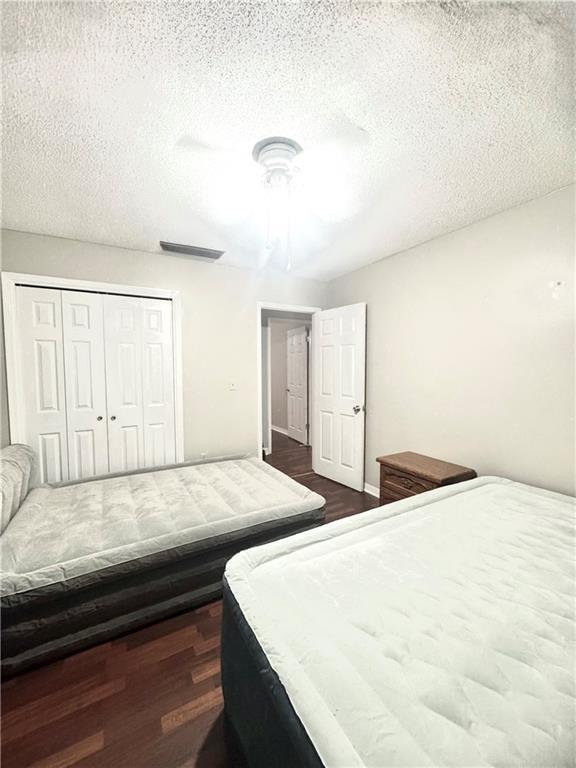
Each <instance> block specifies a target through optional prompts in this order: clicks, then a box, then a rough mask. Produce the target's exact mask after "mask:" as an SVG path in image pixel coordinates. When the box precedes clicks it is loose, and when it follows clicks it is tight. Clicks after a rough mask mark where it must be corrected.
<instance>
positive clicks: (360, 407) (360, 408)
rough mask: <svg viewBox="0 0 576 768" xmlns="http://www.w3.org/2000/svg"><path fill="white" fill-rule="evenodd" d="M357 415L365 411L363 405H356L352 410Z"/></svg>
mask: <svg viewBox="0 0 576 768" xmlns="http://www.w3.org/2000/svg"><path fill="white" fill-rule="evenodd" d="M352 410H353V411H354V413H355V414H358V413H360V411H363V410H365V409H364V406H363V405H355V406H354V408H352Z"/></svg>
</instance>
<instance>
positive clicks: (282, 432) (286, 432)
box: [271, 424, 288, 436]
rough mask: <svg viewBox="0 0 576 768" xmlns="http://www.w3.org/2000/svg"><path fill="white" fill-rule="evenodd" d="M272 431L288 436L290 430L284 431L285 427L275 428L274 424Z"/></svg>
mask: <svg viewBox="0 0 576 768" xmlns="http://www.w3.org/2000/svg"><path fill="white" fill-rule="evenodd" d="M271 429H273V430H274V432H280V434H281V435H286V436H288V430H287V429H284V427H275V426H274V424H272V427H271Z"/></svg>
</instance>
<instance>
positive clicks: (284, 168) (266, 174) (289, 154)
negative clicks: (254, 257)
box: [252, 136, 302, 269]
mask: <svg viewBox="0 0 576 768" xmlns="http://www.w3.org/2000/svg"><path fill="white" fill-rule="evenodd" d="M300 152H302V147H301V146H300V144H298V142H297V141H294V140H293V139H287V138H285V137H284V136H270V137H269V138H267V139H262V140H261V141H259V142H258V143H257V144H256V145H255V146H254V149H253V150H252V157H253V158H254V160H255V161H256V162H257V163H258V164H259V165H260V166H261V167H262V169H263V181H264V184H265V186H266V188H267V190H268V228H267V229H268V231H267V238H266V247H265V253H266V254H267V255H268V257H269V256H270V255H271V254H272V253H279V254H280V256H281V257H282V258H283V259H285V261H286V268H287V269H290V266H291V258H290V249H289V227H290V194H289V193H290V182H291V180H292V177H293V176H294V173H295V171H296V168H295V167H294V158H295V157H296V156H297V155H299V154H300Z"/></svg>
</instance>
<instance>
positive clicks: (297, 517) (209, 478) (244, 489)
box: [0, 446, 324, 676]
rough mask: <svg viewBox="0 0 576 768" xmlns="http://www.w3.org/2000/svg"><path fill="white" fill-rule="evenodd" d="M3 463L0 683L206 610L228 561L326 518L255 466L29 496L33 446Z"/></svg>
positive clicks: (214, 467)
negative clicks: (1, 678) (1, 677)
mask: <svg viewBox="0 0 576 768" xmlns="http://www.w3.org/2000/svg"><path fill="white" fill-rule="evenodd" d="M0 462H1V470H2V471H1V473H0V474H1V478H0V479H1V482H2V498H3V506H2V528H3V531H2V537H1V543H0V552H1V558H2V560H1V562H2V574H1V575H2V584H1V592H0V598H1V608H2V625H3V631H2V671H3V674H4V675H5V676H9V675H11V674H14V673H15V672H19V671H22V670H24V669H26V668H28V667H31V666H34V665H37V664H39V663H44V662H46V661H49V660H51V659H55V658H58V657H60V656H63V655H65V654H67V653H70V652H72V651H76V650H79V649H81V648H85V647H87V646H89V645H92V644H95V643H98V642H102V641H103V640H107V639H110V638H111V637H114V636H116V635H118V634H121V633H123V632H126V631H128V630H132V629H135V628H137V627H140V626H143V625H144V624H147V623H150V622H152V621H155V620H158V619H160V618H164V617H166V616H169V615H171V614H174V613H177V612H179V611H183V610H187V609H190V608H192V607H195V606H198V605H201V604H202V603H205V602H209V601H210V600H213V599H215V598H217V597H219V596H220V594H221V583H222V573H223V571H224V566H225V563H226V561H227V560H228V559H229V558H230V557H231V556H232V555H233V554H235V553H236V552H238V551H240V550H242V549H244V548H246V547H249V546H253V545H255V544H259V543H262V542H266V541H270V540H273V539H276V538H279V537H282V536H286V535H288V534H291V533H294V532H298V531H302V530H306V529H308V528H310V527H313V526H316V525H319V524H320V523H321V522H322V521H323V518H324V499H323V498H322V497H321V496H319V495H318V494H316V493H313V492H312V491H310V490H308V489H307V488H305V487H304V486H302V485H300V484H299V483H297V482H295V481H294V480H292V479H290V478H289V477H287V476H286V475H284V474H282V473H281V472H279V471H278V470H276V469H274V468H273V467H271V466H269V465H268V464H265V463H264V462H262V461H260V460H259V459H254V458H243V459H236V460H228V461H219V462H213V463H204V464H193V465H190V464H188V465H179V466H174V467H171V468H167V469H160V470H155V471H143V472H137V473H131V474H127V475H121V476H114V477H108V478H104V479H98V480H92V481H89V482H81V483H76V484H64V485H61V486H55V487H54V486H42V487H39V488H34V489H32V490H29V488H28V486H29V482H30V477H31V475H32V474H33V469H32V464H33V452H32V451H31V450H30V449H29V448H27V447H26V446H10V447H9V448H6V449H3V450H2V452H1V455H0Z"/></svg>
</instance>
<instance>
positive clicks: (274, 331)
mask: <svg viewBox="0 0 576 768" xmlns="http://www.w3.org/2000/svg"><path fill="white" fill-rule="evenodd" d="M312 314H313V311H312V308H306V309H305V310H304V309H302V310H301V309H272V308H265V307H263V308H262V310H261V313H260V334H261V368H262V400H261V411H262V413H261V418H262V432H261V439H262V455H263V456H264V457H266V456H270V454H271V453H272V451H273V449H274V445H276V446H278V445H279V444H284V445H286V443H287V442H288V441H290V444H292V445H294V447H297V446H298V445H300V446H305V447H309V446H310V445H311V439H312V438H311V428H310V424H311V418H310V370H311V357H310V342H311V329H312ZM282 438H284V440H282Z"/></svg>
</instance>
